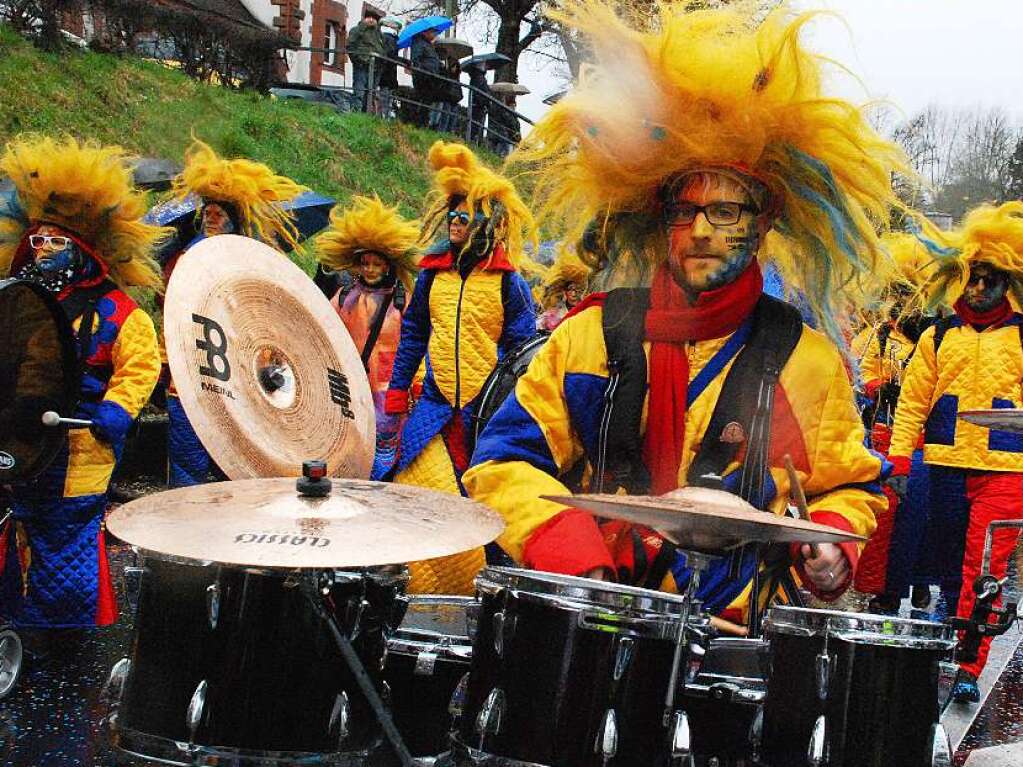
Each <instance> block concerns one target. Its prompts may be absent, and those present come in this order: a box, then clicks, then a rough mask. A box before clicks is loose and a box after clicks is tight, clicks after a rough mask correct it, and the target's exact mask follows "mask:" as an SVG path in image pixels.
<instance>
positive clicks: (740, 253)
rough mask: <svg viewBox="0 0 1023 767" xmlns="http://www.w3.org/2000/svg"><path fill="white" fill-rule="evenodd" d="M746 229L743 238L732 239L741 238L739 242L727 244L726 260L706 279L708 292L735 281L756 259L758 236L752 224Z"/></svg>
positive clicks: (758, 244)
mask: <svg viewBox="0 0 1023 767" xmlns="http://www.w3.org/2000/svg"><path fill="white" fill-rule="evenodd" d="M748 227H749V228H748V230H747V232H746V235H745V236H744V237H743V236H740V235H736V236H735V237H734V239H740V238H741V242H737V243H732V242H729V245H730V246H731V247H730V249H729V251H728V258H727V259H726V260H725V262H724V263H723V264H722V265H721V267H720V268H719V269H718V270H717V271H716V272H714V273H713V274H711V275H710V276H709V277H708V278H707V289H708V290H713V289H714V288H722V287H724V286H725V285H728V284H729V283H731V282H734V281H735V280H737V279H738V278H739V275H741V274H742V273H743V272H744V271H746V267H748V266H749V265H750V262H751V261H753V259H754V258H755V257H756V254H757V250H758V249H759V247H760V236H759V235H758V233H757V228H756V225H755V223H754V222H752V221H751V222H750V223H749V224H748ZM732 239H733V238H731V237H730V238H729V240H732Z"/></svg>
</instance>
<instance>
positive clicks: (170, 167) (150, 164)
mask: <svg viewBox="0 0 1023 767" xmlns="http://www.w3.org/2000/svg"><path fill="white" fill-rule="evenodd" d="M180 172H181V166H180V165H179V164H178V163H176V162H172V161H171V160H164V159H162V158H159V157H140V158H139V159H137V160H136V161H135V162H134V164H133V167H132V169H131V175H132V179H133V180H134V182H135V186H137V187H139V188H140V189H153V190H155V191H163V190H164V189H170V186H171V181H173V180H174V177H175V176H176V175H178V173H180Z"/></svg>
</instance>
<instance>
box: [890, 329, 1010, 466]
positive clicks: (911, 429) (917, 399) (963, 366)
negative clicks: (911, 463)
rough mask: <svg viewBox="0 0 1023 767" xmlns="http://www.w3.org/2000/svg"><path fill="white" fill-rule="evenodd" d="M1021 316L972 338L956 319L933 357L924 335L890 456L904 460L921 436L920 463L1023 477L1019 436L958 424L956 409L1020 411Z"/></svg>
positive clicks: (930, 340)
mask: <svg viewBox="0 0 1023 767" xmlns="http://www.w3.org/2000/svg"><path fill="white" fill-rule="evenodd" d="M1021 324H1023V316H1021V315H1019V314H1016V315H1015V316H1014V317H1013V319H1012V320H1010V321H1009V322H1008V323H1006V324H1005V325H1002V326H1000V327H997V328H986V329H985V330H983V331H979V332H978V331H977V330H976V329H975V328H973V327H972V326H971V325H969V324H966V323H963V321H962V320H961V319H959V318H958V317H955V318H954V319H953V321H952V326H951V327H950V328H949V329H948V331H947V332H946V333H945V337H944V339H943V340H942V342H941V345H940V348H939V349H938V351H937V354H935V350H934V346H935V343H934V339H935V333H936V328H935V327H930V328H928V329H927V330H926V331H924V333H923V335H922V336H921V337H920V342H919V344H917V350H916V354H914V355H913V359H912V361H911V362H910V363H909V367H908V368H907V370H906V375H905V377H904V379H903V384H902V394H901V396H900V397H899V409H898V411H897V413H896V416H895V426H894V429H893V432H892V444H891V450H890V452H889V455H891V456H893V457H895V456H899V457H909V456H910V455H912V452H913V447H914V446H915V445H916V443H917V438H918V436H919V435H920V433H921V432H922V433H923V435H924V460H925V461H926V462H927V463H934V464H939V465H942V466H956V467H959V468H964V469H985V470H990V471H1023V435H1019V434H1012V433H1010V432H1006V431H1001V430H998V429H987V428H984V427H982V426H974V425H973V424H970V423H967V422H965V421H962V420H960V419H959V418H958V413H959V412H960V411H962V410H982V409H988V408H1018V407H1020V406H1021V405H1023V390H1021V387H1023V348H1021V345H1020V325H1021Z"/></svg>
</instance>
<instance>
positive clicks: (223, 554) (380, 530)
mask: <svg viewBox="0 0 1023 767" xmlns="http://www.w3.org/2000/svg"><path fill="white" fill-rule="evenodd" d="M332 486H333V488H332V492H331V493H330V494H329V495H327V496H326V497H323V498H313V497H307V496H302V495H299V494H298V492H297V491H296V489H295V480H294V479H283V478H278V479H247V480H240V481H235V482H213V483H210V484H206V485H196V486H194V487H182V488H177V489H175V490H167V491H165V492H162V493H154V494H153V495H147V496H145V497H143V498H139V499H138V500H135V501H132V502H130V503H127V504H125V505H124V506H120V507H118V508H117V509H115V510H114V511H112V512H111V513H110V515H109V516H108V517H107V530H109V531H110V532H111V533H112V534H113V535H115V536H117V537H118V538H120V539H121V540H124V541H127V542H128V543H130V544H132V545H134V546H138V547H139V548H142V549H145V550H147V551H153V552H157V553H159V554H165V555H170V556H173V557H180V558H183V559H189V560H197V561H210V562H221V563H224V564H231V565H247V566H251V567H285V568H340V567H368V566H371V565H388V564H397V563H401V562H409V561H414V560H420V559H430V558H433V557H441V556H447V555H449V554H455V553H457V552H460V551H466V550H467V549H472V548H475V547H476V546H482V545H483V544H485V543H489V542H490V541H492V540H494V538H496V537H497V536H498V535H499V534H500V532H501V530H502V529H503V528H504V522H503V521H502V519H501V517H500V516H499V515H498V514H496V513H495V512H493V511H491V510H490V509H488V508H487V507H486V506H483V505H482V504H479V503H476V502H475V501H471V500H469V499H467V498H462V497H460V496H457V495H451V494H450V493H442V492H440V491H437V490H427V489H424V488H421V487H413V486H411V485H396V484H390V483H384V482H370V481H369V480H355V479H348V480H345V479H340V480H339V479H335V480H332Z"/></svg>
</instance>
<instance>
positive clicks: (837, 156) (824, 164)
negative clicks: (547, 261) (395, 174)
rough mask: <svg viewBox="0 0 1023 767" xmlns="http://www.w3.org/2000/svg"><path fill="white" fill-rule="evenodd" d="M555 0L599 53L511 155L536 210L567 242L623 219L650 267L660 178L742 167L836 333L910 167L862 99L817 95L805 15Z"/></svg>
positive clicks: (659, 246) (661, 2)
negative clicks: (526, 179) (804, 36)
mask: <svg viewBox="0 0 1023 767" xmlns="http://www.w3.org/2000/svg"><path fill="white" fill-rule="evenodd" d="M559 8H560V10H559V11H557V12H555V13H553V14H552V16H554V17H556V19H557V20H558V21H560V22H561V23H563V24H564V25H565V26H566V27H567V28H569V29H570V30H572V31H573V32H574V33H578V34H579V35H580V36H581V37H582V38H584V39H585V40H586V41H587V43H588V50H590V51H591V52H592V54H593V61H592V63H591V64H589V65H587V66H586V67H584V69H583V72H582V74H581V76H580V82H579V83H578V85H577V87H576V88H575V89H574V90H573V91H572V92H571V93H570V94H569V95H568V96H566V97H565V98H563V99H562V100H561V101H559V102H558V103H557V104H556V105H555V106H554V107H552V108H551V110H550V111H549V112H548V113H547V114H546V115H545V117H544V118H543V119H542V120H540V122H539V123H537V125H536V126H535V127H534V129H533V130H532V132H531V133H530V134H529V135H528V136H527V137H526V139H525V141H524V143H523V144H522V145H521V147H520V149H519V150H518V151H517V152H516V153H515V154H514V155H513V156H512V158H511V160H512V163H513V164H515V165H516V166H517V167H521V168H522V169H523V170H524V171H526V172H528V173H530V174H531V175H534V176H535V181H536V184H535V187H534V189H535V199H536V200H538V202H539V204H538V206H537V209H538V213H539V216H540V218H541V219H542V220H544V221H545V222H549V223H551V225H552V226H555V227H560V228H562V229H564V230H567V237H568V239H570V240H575V239H577V237H578V234H579V233H580V231H581V230H582V229H583V228H584V227H585V226H586V223H587V222H589V221H590V220H592V219H596V220H598V221H603V222H608V224H607V225H612V224H611V221H612V218H613V219H615V223H614V224H613V225H615V226H620V225H621V223H622V218H623V217H628V218H632V219H634V221H633V222H632V223H631V228H632V230H633V232H634V233H635V234H634V239H633V244H632V245H631V247H632V248H633V249H634V250H635V251H638V252H636V253H633V254H632V258H633V259H641V260H645V261H646V262H647V263H649V264H656V263H657V262H659V261H661V260H663V259H664V258H665V255H666V251H667V245H666V238H665V235H664V227H663V225H661V223H660V216H661V212H660V202H661V194H662V190H663V189H664V188H665V187H666V185H667V184H668V183H670V182H671V181H673V180H674V179H677V178H679V177H680V176H683V175H685V174H687V173H690V172H694V171H699V170H724V171H725V172H728V173H730V174H732V175H737V176H739V177H741V178H745V179H746V180H747V183H746V186H747V187H748V188H750V191H751V196H753V198H754V200H755V201H756V202H757V203H758V204H761V205H762V206H764V208H765V210H766V211H767V212H769V213H771V214H772V215H773V216H774V230H775V231H776V232H777V233H778V234H780V235H781V236H782V238H783V239H784V240H785V241H786V242H785V243H784V247H780V248H777V249H776V250H777V252H779V253H783V254H786V256H785V257H786V259H788V261H789V262H788V263H787V264H783V265H782V266H783V271H784V272H785V273H786V274H789V275H793V276H794V277H795V278H796V284H795V285H793V286H792V287H794V288H797V289H799V290H801V291H802V292H803V293H805V294H806V296H807V298H808V299H809V301H810V303H811V305H812V306H813V308H814V310H815V312H816V313H817V314H818V315H819V316H820V317H821V319H822V320H823V321H824V322H825V325H826V326H827V328H828V330H829V331H831V334H832V335H833V336H836V335H837V332H836V331H837V326H836V323H835V322H834V307H836V306H841V305H843V304H844V303H845V299H846V298H847V296H844V295H842V294H843V293H844V292H849V293H851V294H855V293H856V292H857V291H856V290H855V289H854V288H856V285H855V283H856V282H857V281H858V278H859V277H860V276H861V275H864V274H866V273H868V272H869V271H871V270H872V269H873V268H874V266H875V262H876V261H878V260H879V259H883V258H884V255H883V253H882V251H881V247H880V243H879V241H878V236H877V231H878V230H883V229H884V228H886V227H887V222H888V220H889V215H890V213H891V209H892V208H899V207H901V204H900V203H899V201H898V199H897V198H896V196H895V194H894V193H893V191H892V188H891V172H892V171H895V170H898V171H905V167H904V157H903V155H902V153H901V151H900V150H899V149H898V147H896V146H895V145H894V144H892V143H891V142H888V141H885V140H884V139H882V138H881V137H880V136H878V135H877V133H876V132H875V131H874V130H873V129H872V128H871V127H870V125H869V123H868V121H867V119H866V118H865V116H864V113H863V112H862V111H861V110H860V109H859V108H857V107H855V106H853V105H852V104H849V103H847V102H845V101H842V100H840V99H837V98H831V97H828V96H827V95H825V93H824V90H823V87H822V75H823V69H824V64H825V63H826V60H825V59H824V58H822V57H820V56H817V55H815V54H813V53H811V52H809V51H808V50H807V49H806V48H804V47H803V45H802V43H801V40H800V38H801V33H802V31H803V29H804V27H805V26H806V23H807V22H808V21H809V20H810V19H811V18H812V14H802V15H797V14H795V13H793V12H792V10H791V9H790V7H789V5H788V3H787V2H784V1H783V2H782V4H781V5H780V6H779V7H778V8H776V9H775V10H773V11H771V12H770V13H768V14H767V15H766V16H765V17H764V18H763V19H762V20H758V19H757V18H755V13H754V6H752V5H750V4H749V3H745V4H740V5H736V6H729V7H727V8H722V9H714V10H703V11H695V12H686V11H685V9H684V7H683V5H682V4H679V3H672V2H669V1H668V0H655V3H654V4H653V5H652V6H649V5H645V6H644V8H649V9H651V10H648V11H646V12H645V14H641V13H639V12H637V13H636V14H635V15H633V16H630V17H629V19H625V18H623V17H622V16H621V15H620V13H619V11H618V9H620V8H622V6H621V4H620V3H617V2H614V0H563V2H561V3H560V5H559ZM640 18H644V20H643V21H642V22H638V21H636V20H637V19H640ZM907 173H908V171H907ZM750 179H754V181H750Z"/></svg>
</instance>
